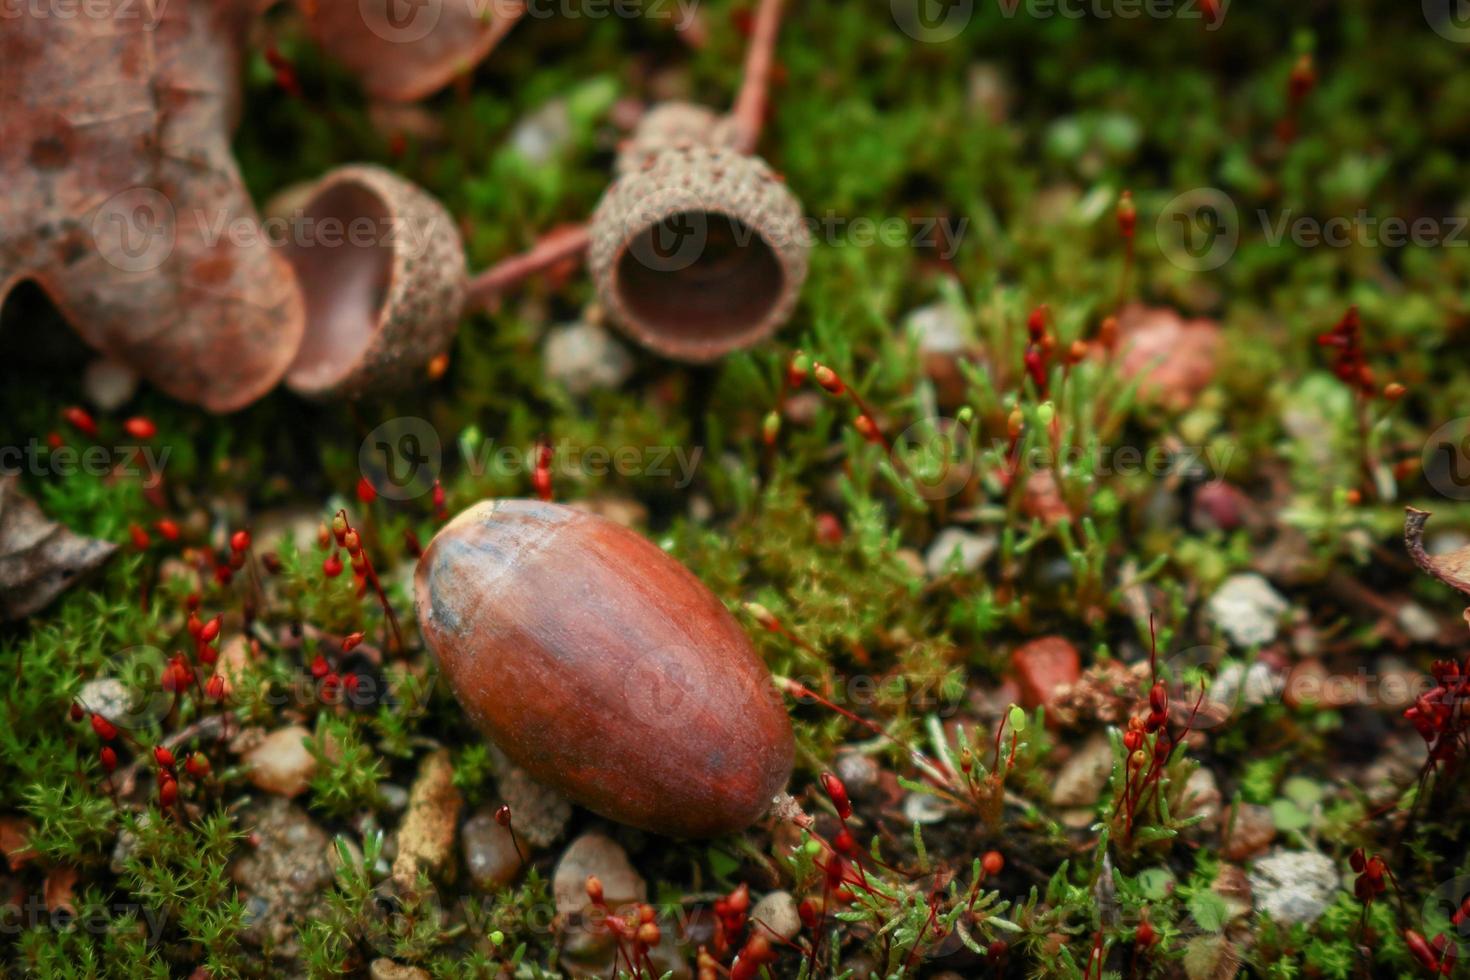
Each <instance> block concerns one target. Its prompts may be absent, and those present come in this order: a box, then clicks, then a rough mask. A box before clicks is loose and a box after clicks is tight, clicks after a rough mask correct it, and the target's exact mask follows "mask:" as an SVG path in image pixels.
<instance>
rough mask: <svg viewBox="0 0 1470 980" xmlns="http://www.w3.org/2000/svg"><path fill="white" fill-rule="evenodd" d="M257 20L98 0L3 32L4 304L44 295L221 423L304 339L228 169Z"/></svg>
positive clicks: (279, 271) (262, 388)
mask: <svg viewBox="0 0 1470 980" xmlns="http://www.w3.org/2000/svg"><path fill="white" fill-rule="evenodd" d="M255 6H256V5H255V3H254V2H253V0H209V2H206V0H175V2H171V3H155V2H151V0H145V2H143V3H139V2H137V0H93V2H89V3H88V4H87V5H86V9H85V10H84V11H81V12H79V13H78V15H77V16H72V17H59V16H54V15H53V14H52V13H50V12H47V11H44V10H35V9H32V8H30V7H27V8H26V9H25V10H24V11H22V12H20V13H19V15H18V16H16V17H12V18H7V19H6V20H5V24H4V29H3V30H0V106H4V110H3V112H0V177H3V178H4V182H5V193H4V194H0V304H3V302H4V299H5V296H6V294H7V293H8V292H9V291H10V289H11V288H12V287H14V286H15V285H16V284H17V283H19V282H22V281H25V280H34V281H35V282H37V283H38V284H39V285H40V286H41V288H42V289H44V290H45V291H46V293H47V294H48V296H49V297H50V299H51V300H52V302H54V303H55V304H56V306H57V307H58V308H59V309H60V311H61V313H62V314H63V315H64V316H65V317H66V319H67V320H68V321H69V322H70V323H71V325H72V326H73V327H74V328H75V329H76V330H77V332H78V333H80V334H81V336H82V338H83V339H84V340H86V341H87V343H89V344H90V345H92V346H93V347H95V348H96V349H97V350H99V351H101V352H102V353H103V354H105V355H107V356H109V357H112V358H115V359H117V360H120V361H123V362H125V363H127V364H128V365H130V366H131V367H133V368H134V369H135V370H137V371H138V372H139V373H141V374H142V375H143V376H144V377H146V378H147V379H148V380H149V381H151V382H152V383H153V384H155V385H156V386H158V387H159V388H160V389H162V390H163V391H164V392H166V393H168V394H169V395H172V396H173V397H175V398H178V399H181V400H183V401H187V402H192V403H195V404H199V405H202V406H204V407H205V408H207V409H210V410H212V411H231V410H233V409H237V408H240V407H242V406H244V405H247V404H249V403H250V402H252V401H254V400H255V399H257V398H259V397H260V396H261V395H263V394H265V392H267V391H269V390H270V389H271V388H272V387H274V386H275V384H276V382H277V381H278V380H279V379H280V377H281V376H282V374H284V373H285V371H286V368H287V366H288V365H289V364H290V363H291V360H292V358H293V357H294V356H295V354H296V350H297V348H298V346H299V344H300V341H301V336H302V332H303V329H304V312H303V304H302V299H301V294H300V291H299V289H298V288H297V285H296V280H295V277H294V276H293V275H292V272H291V269H290V267H289V266H288V265H287V263H286V261H285V260H284V258H282V257H281V256H279V255H278V254H276V253H275V252H274V251H273V250H272V249H271V248H270V246H269V243H268V242H267V240H266V237H265V236H264V235H263V234H261V233H260V225H259V218H258V216H257V214H256V211H255V207H254V205H253V204H252V203H251V201H250V197H249V195H248V194H247V193H246V191H245V188H244V186H243V184H242V183H241V180H240V173H239V170H238V168H237V166H236V164H235V161H234V158H233V157H232V156H231V153H230V140H229V136H230V130H231V129H232V128H233V125H234V122H235V120H236V117H237V115H238V113H237V110H238V102H239V86H238V78H239V75H240V69H241V50H242V43H241V39H242V36H243V32H244V30H245V28H246V26H247V25H248V22H249V19H250V18H251V17H252V16H253V15H254V12H255V11H254V8H255ZM349 6H352V7H353V8H354V9H355V8H356V6H357V5H356V4H349Z"/></svg>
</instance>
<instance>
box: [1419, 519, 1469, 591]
mask: <svg viewBox="0 0 1470 980" xmlns="http://www.w3.org/2000/svg"><path fill="white" fill-rule="evenodd" d="M1404 512H1405V513H1404V544H1405V546H1406V547H1407V548H1408V549H1409V557H1410V558H1412V559H1414V564H1416V565H1418V566H1419V567H1420V568H1422V569H1424V571H1426V572H1428V573H1429V574H1430V575H1433V576H1434V577H1435V578H1437V579H1439V580H1440V581H1441V582H1443V583H1444V584H1445V585H1448V586H1450V587H1451V588H1454V589H1459V590H1460V591H1461V592H1463V593H1465V594H1466V595H1470V545H1466V546H1465V547H1463V548H1457V549H1455V550H1454V551H1450V552H1447V553H1445V554H1443V555H1431V554H1429V552H1427V551H1425V550H1424V525H1425V523H1426V522H1428V520H1429V511H1427V510H1419V509H1418V508H1415V507H1405V508H1404Z"/></svg>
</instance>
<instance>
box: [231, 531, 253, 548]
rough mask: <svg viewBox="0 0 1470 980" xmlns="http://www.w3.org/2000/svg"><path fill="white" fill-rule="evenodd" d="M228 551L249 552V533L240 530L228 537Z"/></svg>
mask: <svg viewBox="0 0 1470 980" xmlns="http://www.w3.org/2000/svg"><path fill="white" fill-rule="evenodd" d="M230 550H231V551H249V550H250V532H249V531H245V530H240V531H236V532H235V533H234V534H232V535H230Z"/></svg>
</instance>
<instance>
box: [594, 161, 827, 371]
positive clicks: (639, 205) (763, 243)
mask: <svg viewBox="0 0 1470 980" xmlns="http://www.w3.org/2000/svg"><path fill="white" fill-rule="evenodd" d="M591 236H592V246H591V251H590V254H589V257H588V262H589V265H590V267H591V270H592V277H593V280H594V282H596V284H597V292H598V295H599V297H600V298H601V300H602V303H603V306H604V307H606V308H607V310H608V312H609V313H610V314H611V316H612V319H613V321H614V322H615V323H617V324H618V325H619V326H620V327H621V328H622V329H623V330H624V331H625V332H626V333H628V334H629V335H630V336H632V337H633V338H634V339H635V340H637V341H638V342H639V343H641V344H643V345H644V346H646V347H649V348H652V349H653V350H655V351H658V352H659V353H661V354H664V355H665V356H667V357H672V358H676V359H679V360H685V361H712V360H714V359H716V358H718V357H721V356H723V355H725V354H727V353H729V352H730V351H732V350H738V349H741V348H744V347H749V346H751V345H752V344H755V343H757V342H759V341H761V340H763V339H765V338H766V337H768V336H770V335H771V334H772V333H774V332H775V331H776V330H777V328H779V327H780V326H781V325H782V324H783V323H785V322H786V320H787V319H788V318H789V317H790V316H791V312H792V310H793V309H794V308H795V306H796V298H797V294H798V293H799V292H800V291H801V284H802V281H803V280H804V279H805V278H806V270H807V253H808V251H809V249H810V244H811V243H810V241H809V239H808V235H807V231H806V227H805V226H804V225H803V223H802V212H801V205H800V204H799V203H797V200H796V198H795V197H794V196H793V195H792V194H791V192H790V191H788V190H787V189H786V185H785V184H783V183H782V182H781V181H780V179H779V178H777V176H776V175H775V174H774V173H773V172H772V171H771V168H770V167H769V166H767V165H766V164H765V162H764V161H762V160H760V159H759V158H757V157H752V156H745V155H743V154H740V153H736V152H734V151H732V150H729V149H725V148H722V147H719V146H709V145H701V144H698V143H696V142H694V141H692V140H684V141H683V142H681V143H680V145H679V146H678V147H677V148H671V149H666V150H663V151H662V152H658V153H656V154H655V155H653V156H651V157H647V158H646V159H644V161H643V162H642V164H641V165H640V166H639V167H637V168H636V169H634V170H633V171H632V172H630V173H627V174H624V175H623V176H621V177H619V178H618V179H617V180H616V181H615V182H614V183H613V185H612V186H611V187H610V188H608V191H607V193H606V194H605V195H604V196H603V198H602V201H601V203H599V204H598V206H597V211H596V213H594V214H593V216H592V224H591Z"/></svg>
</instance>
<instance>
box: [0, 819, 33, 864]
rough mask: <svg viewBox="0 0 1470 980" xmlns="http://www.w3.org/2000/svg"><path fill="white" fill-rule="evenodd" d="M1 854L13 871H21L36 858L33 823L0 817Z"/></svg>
mask: <svg viewBox="0 0 1470 980" xmlns="http://www.w3.org/2000/svg"><path fill="white" fill-rule="evenodd" d="M0 854H4V855H5V863H6V864H8V865H9V866H10V870H11V871H19V870H20V869H21V868H22V867H24V866H25V864H26V862H27V861H30V860H31V859H32V858H34V857H35V856H36V852H35V851H33V850H31V823H30V821H29V820H26V819H25V818H24V817H15V816H3V817H0Z"/></svg>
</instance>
